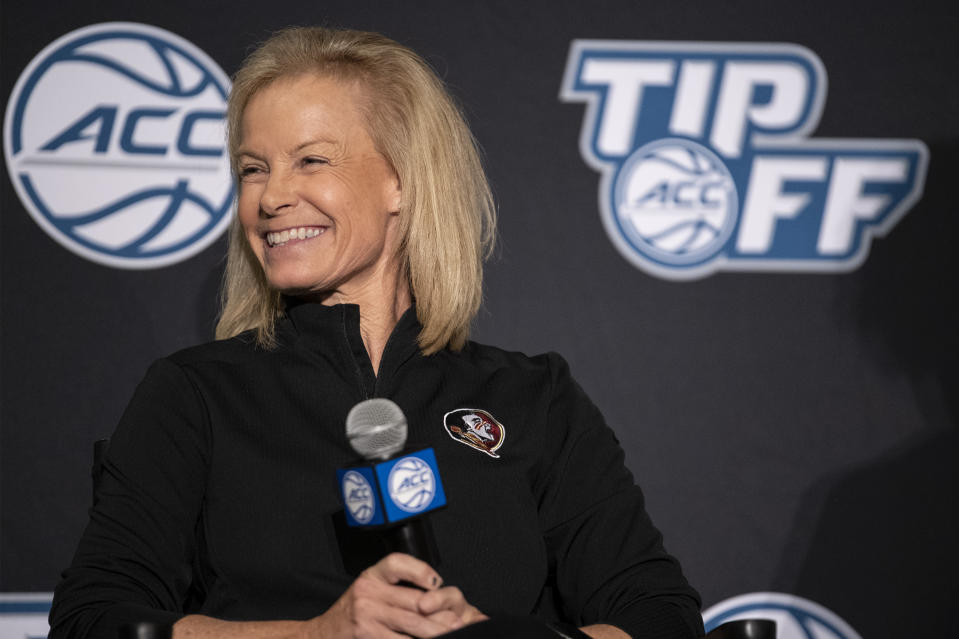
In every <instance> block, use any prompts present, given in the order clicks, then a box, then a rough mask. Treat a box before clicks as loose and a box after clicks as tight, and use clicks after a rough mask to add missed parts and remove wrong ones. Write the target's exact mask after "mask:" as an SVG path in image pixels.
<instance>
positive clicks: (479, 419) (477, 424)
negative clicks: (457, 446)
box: [443, 408, 506, 458]
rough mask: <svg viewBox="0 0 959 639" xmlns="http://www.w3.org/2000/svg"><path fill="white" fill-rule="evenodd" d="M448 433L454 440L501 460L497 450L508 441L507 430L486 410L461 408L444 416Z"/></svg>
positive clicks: (444, 423)
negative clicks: (505, 440) (504, 441)
mask: <svg viewBox="0 0 959 639" xmlns="http://www.w3.org/2000/svg"><path fill="white" fill-rule="evenodd" d="M443 425H444V426H445V427H446V432H447V433H448V434H449V436H450V437H452V438H453V439H454V440H456V441H458V442H459V443H461V444H466V445H467V446H470V447H471V448H475V449H476V450H481V451H483V452H484V453H486V454H487V455H489V456H490V457H496V458H499V455H497V454H496V450H497V449H498V448H499V447H500V446H502V445H503V440H504V439H506V429H505V428H503V425H502V424H500V423H499V422H498V421H496V418H495V417H493V416H492V415H490V414H489V413H487V412H486V411H485V410H477V409H475V408H460V409H457V410H454V411H450V412H448V413H446V415H444V416H443Z"/></svg>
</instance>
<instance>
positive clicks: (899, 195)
mask: <svg viewBox="0 0 959 639" xmlns="http://www.w3.org/2000/svg"><path fill="white" fill-rule="evenodd" d="M561 98H562V99H563V100H564V101H568V102H586V104H587V108H586V114H585V117H584V119H583V128H582V131H581V134H580V152H581V154H582V156H583V158H584V159H585V160H586V162H587V163H588V164H589V165H590V166H592V167H593V168H594V169H596V170H597V171H599V172H600V173H601V175H602V179H601V180H600V187H599V205H600V211H601V213H602V220H603V225H604V227H605V229H606V233H607V235H609V237H610V239H611V240H612V242H613V245H614V246H615V247H616V249H617V250H618V251H619V252H620V253H621V254H622V255H623V256H624V257H625V258H626V259H627V260H629V261H630V262H631V263H632V264H633V265H635V266H637V267H638V268H640V269H642V270H644V271H646V272H648V273H650V274H652V275H656V276H659V277H663V278H667V279H693V278H699V277H704V276H706V275H710V274H711V273H714V272H716V271H719V270H734V271H848V270H852V269H854V268H856V267H857V266H859V265H860V264H861V263H862V262H863V261H864V260H865V259H866V256H867V255H868V253H869V247H870V243H871V241H872V238H873V237H880V236H883V235H885V234H886V233H887V232H889V230H890V229H892V227H893V226H894V225H895V224H896V222H898V221H899V219H900V218H901V217H902V216H903V215H905V214H906V212H907V211H908V210H909V208H910V207H911V206H912V205H913V204H914V203H915V202H916V201H917V200H918V199H919V197H920V195H921V194H922V189H923V184H924V182H925V176H926V167H927V164H928V161H927V158H928V151H927V149H926V146H925V145H924V144H923V143H922V142H921V141H919V140H878V139H876V140H871V139H870V140H850V139H816V138H810V137H808V136H809V135H810V134H811V133H812V132H813V131H814V130H815V128H816V126H817V125H818V123H819V118H820V116H821V115H822V110H823V105H824V104H825V101H826V71H825V68H824V67H823V64H822V62H821V61H820V60H819V58H818V57H817V56H816V55H815V54H814V53H813V52H812V51H810V50H809V49H806V48H804V47H801V46H797V45H792V44H782V43H775V44H724V43H700V42H620V41H606V40H577V41H574V42H573V44H572V47H571V49H570V54H569V58H568V61H567V64H566V72H565V76H564V78H563V87H562V92H561Z"/></svg>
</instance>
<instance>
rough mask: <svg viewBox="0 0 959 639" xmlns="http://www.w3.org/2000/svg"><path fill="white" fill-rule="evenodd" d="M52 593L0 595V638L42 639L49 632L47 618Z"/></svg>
mask: <svg viewBox="0 0 959 639" xmlns="http://www.w3.org/2000/svg"><path fill="white" fill-rule="evenodd" d="M52 600H53V593H40V592H30V593H0V637H3V638H4V639H8V638H9V639H43V638H44V637H46V636H47V633H48V632H50V625H49V624H48V623H47V617H48V616H49V615H50V603H51V601H52Z"/></svg>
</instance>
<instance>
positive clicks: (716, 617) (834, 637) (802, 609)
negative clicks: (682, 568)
mask: <svg viewBox="0 0 959 639" xmlns="http://www.w3.org/2000/svg"><path fill="white" fill-rule="evenodd" d="M737 619H771V620H773V621H775V622H776V637H777V639H861V637H860V636H859V633H857V632H856V631H855V630H853V629H852V627H851V626H850V625H849V624H848V623H846V622H845V621H844V620H843V619H842V618H840V617H839V615H837V614H836V613H834V612H833V611H831V610H829V609H828V608H825V607H824V606H821V605H819V604H817V603H816V602H814V601H810V600H808V599H803V598H802V597H797V596H795V595H788V594H783V593H778V592H754V593H750V594H747V595H739V596H738V597H733V598H731V599H726V600H725V601H721V602H720V603H718V604H716V605H715V606H711V607H710V608H709V609H708V610H706V611H705V612H704V613H703V620H704V622H705V625H706V630H707V631H709V630H712V629H713V628H715V627H717V626H719V625H721V624H723V623H725V622H727V621H735V620H737Z"/></svg>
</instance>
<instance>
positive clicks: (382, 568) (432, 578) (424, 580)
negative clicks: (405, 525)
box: [365, 552, 443, 590]
mask: <svg viewBox="0 0 959 639" xmlns="http://www.w3.org/2000/svg"><path fill="white" fill-rule="evenodd" d="M365 572H368V573H370V574H371V576H375V577H376V578H378V579H381V580H382V581H385V582H386V583H390V584H396V583H399V582H401V581H407V582H409V583H411V584H413V585H415V586H418V587H420V588H422V589H423V590H435V589H437V588H439V587H440V586H441V585H442V584H443V579H442V577H440V576H439V574H438V573H437V572H436V571H435V570H433V567H432V566H430V565H429V564H428V563H426V562H425V561H421V560H419V559H417V558H416V557H413V556H411V555H405V554H403V553H398V552H395V553H392V554H389V555H387V556H386V557H384V558H383V559H381V560H379V561H378V562H376V563H375V564H374V565H372V566H370V567H369V568H367V569H366V571H365Z"/></svg>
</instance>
